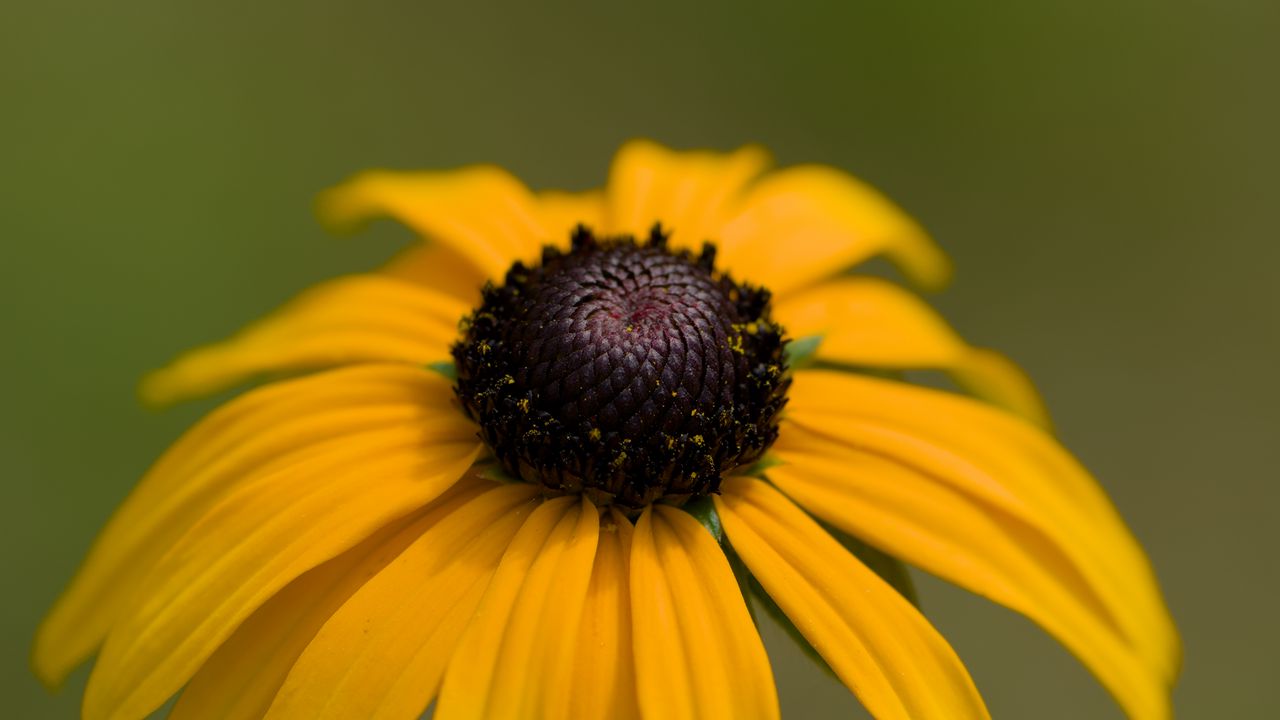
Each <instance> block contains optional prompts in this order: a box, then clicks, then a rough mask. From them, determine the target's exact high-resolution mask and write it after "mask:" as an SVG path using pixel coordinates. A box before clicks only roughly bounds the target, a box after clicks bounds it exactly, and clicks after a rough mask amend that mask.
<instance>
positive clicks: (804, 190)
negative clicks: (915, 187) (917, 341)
mask: <svg viewBox="0 0 1280 720" xmlns="http://www.w3.org/2000/svg"><path fill="white" fill-rule="evenodd" d="M740 208H741V210H740V211H739V212H738V214H737V215H736V216H735V217H733V218H732V219H731V220H729V222H728V224H726V225H725V226H724V228H723V229H722V230H721V232H720V233H719V236H718V237H719V238H720V240H721V241H722V243H723V252H722V253H721V255H720V265H721V267H724V268H727V269H728V270H729V271H730V272H732V273H734V275H735V276H736V277H738V278H740V279H744V280H747V281H750V282H754V283H759V284H762V285H764V286H765V287H767V288H769V289H770V290H772V291H773V292H774V294H775V295H777V296H784V295H786V294H787V293H789V292H794V291H795V290H798V289H800V288H802V287H804V286H806V285H809V284H811V283H813V282H816V281H818V280H821V279H822V278H824V277H828V276H831V275H835V274H837V273H839V272H841V271H842V270H844V269H846V268H848V267H850V266H852V265H855V264H857V263H859V262H862V261H863V260H866V259H868V258H870V257H872V256H873V255H880V254H883V255H885V256H886V257H888V258H889V259H890V260H891V261H893V262H894V263H895V264H896V265H897V266H898V267H899V268H901V269H902V271H903V272H904V273H906V275H907V277H908V278H910V279H911V280H912V281H913V282H916V283H918V284H920V285H921V286H923V287H926V288H930V289H933V288H938V287H941V286H942V285H944V284H945V283H946V281H947V280H948V279H949V277H950V274H951V265H950V262H949V261H948V260H947V257H946V256H945V255H943V254H942V251H941V250H939V249H938V247H937V246H936V245H934V244H933V241H932V240H930V239H929V237H928V235H926V234H925V232H924V230H923V229H921V227H920V226H919V225H917V224H916V222H915V221H914V220H912V219H911V218H910V217H908V216H907V215H906V213H904V212H902V210H900V209H899V208H898V207H897V206H895V205H894V204H893V203H891V202H889V200H887V199H886V198H885V197H884V196H883V195H881V194H880V193H878V192H876V191H875V190H874V189H872V188H871V187H869V186H868V185H865V184H863V183H862V182H860V181H858V180H856V179H854V178H853V177H851V176H849V175H847V174H845V173H843V172H840V171H839V170H836V169H834V168H829V167H822V166H818V165H800V166H796V167H791V168H787V169H785V170H779V171H777V172H773V173H770V174H769V175H766V176H765V177H764V178H762V179H761V180H759V181H758V182H757V183H755V185H753V186H752V187H751V189H750V190H749V191H748V192H747V194H746V196H745V197H744V198H743V199H742V201H741V205H740Z"/></svg>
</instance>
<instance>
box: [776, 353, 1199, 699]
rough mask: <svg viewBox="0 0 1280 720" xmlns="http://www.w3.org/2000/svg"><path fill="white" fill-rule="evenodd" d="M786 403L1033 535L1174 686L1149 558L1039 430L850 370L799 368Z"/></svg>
mask: <svg viewBox="0 0 1280 720" xmlns="http://www.w3.org/2000/svg"><path fill="white" fill-rule="evenodd" d="M790 398H791V402H790V405H789V406H788V412H789V415H788V419H789V421H790V422H793V423H796V424H797V425H800V426H803V427H805V428H806V429H809V430H811V431H814V432H817V433H820V434H823V435H827V436H829V437H831V438H833V439H836V440H839V441H841V442H844V443H847V444H849V445H851V446H853V447H857V448H859V449H862V450H864V451H867V452H871V453H874V454H877V455H882V456H884V457H886V458H889V459H891V460H893V461H894V462H896V463H899V464H901V465H905V466H907V467H910V468H913V469H915V470H917V471H919V472H922V473H924V474H926V475H929V476H931V477H934V478H936V479H937V480H938V481H940V482H943V483H945V484H947V485H949V486H950V487H952V488H954V489H955V490H958V491H960V492H962V493H964V494H966V495H968V496H970V497H972V498H973V499H975V500H976V501H980V502H982V503H985V504H987V505H988V506H990V507H992V508H994V509H996V510H998V511H999V512H1002V513H1006V514H1008V515H1009V516H1011V517H1012V518H1015V519H1016V520H1017V521H1019V522H1020V523H1022V524H1023V525H1024V526H1025V527H1026V528H1029V529H1030V530H1031V531H1034V533H1035V534H1036V535H1037V536H1038V537H1040V538H1041V539H1042V540H1043V542H1044V543H1045V547H1046V552H1049V551H1050V550H1051V551H1052V555H1053V556H1055V557H1059V558H1060V559H1061V565H1062V567H1061V572H1064V573H1066V572H1068V571H1070V572H1074V573H1079V575H1080V581H1081V582H1082V583H1083V585H1084V587H1086V588H1087V589H1088V591H1089V592H1090V594H1092V595H1095V596H1096V598H1097V602H1098V603H1099V604H1100V606H1101V607H1103V608H1105V612H1106V615H1107V616H1109V617H1110V619H1111V621H1112V622H1113V623H1114V624H1115V625H1116V627H1117V628H1118V629H1119V630H1120V631H1121V632H1122V634H1123V636H1124V637H1125V638H1126V639H1127V640H1128V642H1129V643H1130V644H1131V645H1132V647H1133V649H1134V651H1135V652H1136V653H1137V654H1138V655H1139V656H1140V657H1142V658H1143V660H1144V662H1146V663H1147V665H1148V666H1149V667H1150V668H1151V672H1152V674H1153V677H1154V678H1156V679H1158V680H1159V681H1161V682H1166V683H1167V682H1171V681H1172V679H1173V677H1174V676H1175V675H1176V673H1177V666H1178V663H1179V656H1180V650H1179V641H1178V635H1177V631H1176V630H1175V629H1174V627H1173V622H1172V620H1171V619H1170V617H1169V614H1168V610H1167V609H1166V608H1165V605H1164V601H1163V599H1162V598H1161V596H1160V591H1159V587H1158V585H1157V583H1156V580H1155V576H1154V573H1153V572H1152V570H1151V566H1150V563H1149V562H1148V561H1147V558H1146V556H1145V555H1144V554H1143V552H1142V549H1141V547H1139V545H1138V543H1137V542H1136V541H1135V540H1134V538H1133V536H1132V535H1131V534H1130V533H1129V530H1128V528H1127V527H1125V525H1124V521H1123V520H1121V518H1120V516H1119V514H1118V513H1117V512H1116V510H1115V508H1114V507H1113V506H1112V505H1111V503H1110V501H1109V500H1108V499H1107V497H1106V495H1105V494H1104V493H1103V492H1102V489H1101V488H1100V487H1098V485H1097V483H1096V482H1095V481H1094V480H1093V478H1092V477H1090V476H1089V474H1088V472H1087V471H1085V470H1084V468H1082V467H1081V466H1080V465H1079V463H1077V462H1076V461H1075V460H1074V459H1073V458H1072V457H1071V456H1070V455H1069V454H1068V453H1067V452H1066V451H1065V450H1064V449H1063V448H1062V447H1061V446H1060V445H1058V444H1057V443H1056V442H1055V441H1054V440H1053V439H1052V438H1051V437H1049V436H1048V435H1047V434H1045V433H1044V432H1042V431H1040V430H1039V429H1037V428H1036V427H1034V426H1032V425H1030V424H1028V423H1026V422H1023V421H1021V420H1020V419H1018V418H1017V417H1015V416H1013V415H1010V414H1008V413H1004V412H1001V411H999V410H995V409H993V408H990V407H987V406H985V405H982V404H981V403H977V402H974V401H971V400H968V399H965V398H963V397H959V396H956V395H952V394H948V393H942V392H938V391H934V390H929V389H926V388H919V387H913V386H910V385H905V384H902V383H895V382H888V381H884V380H877V379H873V378H868V377H861V376H855V375H850V374H846V373H836V372H828V371H801V372H798V373H796V374H795V376H794V382H793V384H792V387H791V391H790Z"/></svg>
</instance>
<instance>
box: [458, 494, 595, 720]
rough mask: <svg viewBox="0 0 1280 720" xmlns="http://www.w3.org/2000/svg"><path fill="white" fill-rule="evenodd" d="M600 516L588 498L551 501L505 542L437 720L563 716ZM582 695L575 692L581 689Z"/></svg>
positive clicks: (461, 645) (572, 685)
mask: <svg viewBox="0 0 1280 720" xmlns="http://www.w3.org/2000/svg"><path fill="white" fill-rule="evenodd" d="M599 532H600V514H599V512H598V511H597V510H596V508H595V506H594V505H592V504H591V502H590V501H588V500H587V499H586V498H581V499H578V498H573V497H561V498H556V499H554V500H549V501H547V502H546V503H544V504H543V505H542V506H541V507H539V508H538V509H537V510H535V511H534V512H533V514H532V515H530V516H529V519H528V521H527V522H526V523H525V524H524V527H522V528H521V529H520V531H519V533H518V534H517V535H516V537H515V539H514V540H512V541H511V546H510V547H509V548H508V549H507V554H506V555H505V556H504V557H503V559H502V563H501V564H500V565H499V566H498V570H497V572H496V573H495V574H494V577H493V580H492V582H491V583H490V584H489V588H488V590H487V591H486V592H485V595H484V599H483V600H481V602H480V606H479V607H478V608H477V609H476V612H475V614H474V616H473V619H472V621H471V624H470V626H468V628H467V630H466V633H465V634H464V636H463V638H462V640H461V642H460V643H459V645H458V650H457V652H456V653H455V654H454V656H453V658H452V659H451V660H450V662H449V670H448V672H447V673H446V674H445V679H444V686H443V687H442V688H441V690H440V700H439V702H438V703H437V705H436V716H437V717H439V718H441V719H442V720H452V719H453V718H478V719H482V718H524V717H545V718H555V717H563V716H564V713H565V711H566V710H567V708H568V706H569V693H570V691H571V690H572V689H575V688H577V685H576V682H575V678H573V676H572V671H573V653H574V650H575V648H574V645H573V643H571V642H567V640H568V639H570V638H573V637H575V636H576V635H577V631H578V624H579V622H580V621H581V617H582V609H583V606H584V604H585V601H586V596H587V586H588V584H589V583H590V580H591V565H592V562H593V560H594V559H595V555H596V546H597V544H598V538H599ZM578 689H580V688H578Z"/></svg>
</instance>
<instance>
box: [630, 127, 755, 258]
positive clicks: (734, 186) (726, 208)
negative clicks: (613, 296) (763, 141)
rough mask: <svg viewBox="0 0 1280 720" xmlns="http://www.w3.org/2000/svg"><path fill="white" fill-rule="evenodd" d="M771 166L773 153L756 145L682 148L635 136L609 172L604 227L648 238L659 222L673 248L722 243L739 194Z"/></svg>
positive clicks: (695, 247)
mask: <svg viewBox="0 0 1280 720" xmlns="http://www.w3.org/2000/svg"><path fill="white" fill-rule="evenodd" d="M768 165H769V154H768V153H767V152H765V151H764V149H762V148H760V147H756V146H747V147H744V148H741V149H739V150H736V151H734V152H731V153H718V152H710V151H692V152H678V151H675V150H669V149H667V148H664V147H662V146H661V145H658V144H657V143H654V142H652V141H649V140H633V141H631V142H629V143H627V144H626V145H624V146H623V147H622V148H621V149H620V150H618V154H617V155H616V156H615V157H614V160H613V167H612V168H610V170H609V184H608V187H607V196H608V199H607V202H608V210H607V215H606V230H607V232H608V233H611V234H617V233H626V234H631V235H634V236H635V237H637V238H644V237H646V236H647V235H648V234H649V230H650V228H652V227H653V226H654V224H656V223H661V224H662V226H663V228H664V229H665V230H667V231H669V232H670V233H671V244H672V246H673V247H683V248H691V249H694V250H696V249H698V248H700V247H701V246H702V243H703V242H705V241H715V242H718V243H719V242H723V241H725V240H726V238H724V237H722V234H721V229H722V228H723V227H724V224H725V222H727V221H728V219H729V217H730V215H731V213H732V212H733V211H734V209H735V207H736V201H737V199H738V197H739V196H740V195H741V193H742V191H743V189H744V188H745V187H746V186H747V184H748V183H750V182H751V181H752V180H753V179H755V178H756V177H757V176H759V175H760V173H762V172H764V170H765V168H766V167H768Z"/></svg>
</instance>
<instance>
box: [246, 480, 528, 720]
mask: <svg viewBox="0 0 1280 720" xmlns="http://www.w3.org/2000/svg"><path fill="white" fill-rule="evenodd" d="M478 490H479V491H478V492H475V493H473V494H471V495H470V496H469V497H467V498H465V500H464V502H461V503H455V505H454V507H452V508H451V509H450V511H449V512H448V513H447V514H445V515H441V516H440V518H439V519H438V520H437V521H436V522H435V524H433V525H431V526H429V527H427V528H425V529H423V530H422V531H421V532H420V533H419V536H418V537H415V538H414V539H413V542H412V545H410V546H409V547H408V548H407V549H406V550H405V551H404V552H403V553H402V554H401V555H400V556H399V557H398V558H396V559H395V560H394V561H393V562H391V563H390V564H388V565H387V566H386V567H385V568H384V569H382V570H381V571H380V572H379V573H378V574H377V575H375V576H373V577H372V578H368V581H367V583H365V584H364V586H363V587H361V588H360V589H359V591H358V592H356V593H355V594H354V595H353V596H352V597H351V599H350V600H349V601H347V602H346V604H344V605H343V606H342V607H341V608H340V609H338V610H337V612H336V613H334V614H333V616H332V617H331V618H329V619H328V621H327V622H325V624H324V627H323V628H321V629H320V632H319V633H318V634H317V635H316V636H315V639H314V640H313V641H311V644H310V645H308V646H307V647H306V650H305V651H304V652H302V655H301V657H300V658H299V659H298V661H297V663H296V664H295V665H294V666H293V669H292V670H291V671H289V674H288V679H287V680H285V682H284V686H283V687H282V688H281V690H280V692H279V694H278V696H277V698H276V700H275V703H274V704H273V705H271V711H270V713H268V714H267V717H271V718H315V719H316V720H320V719H321V718H382V717H386V718H406V717H418V716H419V715H421V714H422V712H423V710H425V709H426V707H427V705H428V703H430V702H431V699H432V698H433V697H434V696H435V694H436V691H437V690H438V689H439V685H440V680H441V678H442V677H443V675H444V672H445V668H446V666H447V665H448V663H449V660H450V657H452V655H453V653H454V649H455V648H456V646H457V643H458V639H459V638H460V637H461V635H462V633H463V631H464V630H465V628H466V627H467V623H468V621H469V620H470V619H471V617H472V616H473V615H474V614H475V611H476V606H477V604H478V603H479V602H480V597H481V596H482V595H483V593H484V591H485V588H486V587H487V586H488V584H489V580H490V578H491V577H492V576H493V573H494V571H495V570H496V569H497V567H498V563H499V560H500V559H501V558H502V555H503V553H504V552H505V551H506V550H507V547H508V545H509V543H510V542H511V539H512V537H514V536H515V534H516V531H517V530H518V529H519V528H520V526H521V525H522V524H523V523H524V521H525V518H527V517H528V516H529V513H530V512H531V511H532V510H533V508H534V506H535V496H536V495H537V488H536V487H534V486H532V485H527V484H517V483H512V484H509V485H496V486H495V485H494V484H492V483H482V484H480V485H479V486H478ZM366 577H367V576H366ZM362 580H363V578H362Z"/></svg>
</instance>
